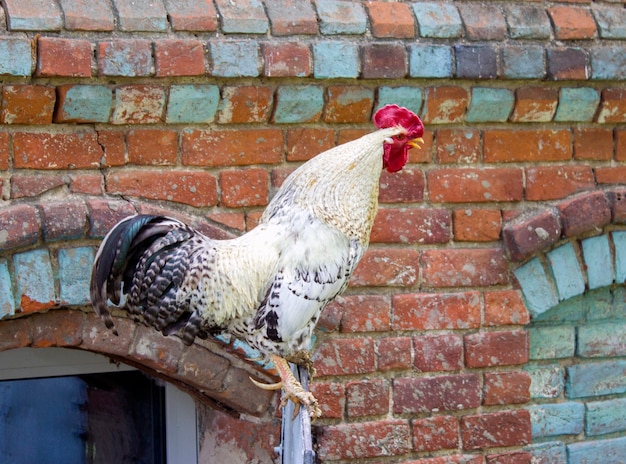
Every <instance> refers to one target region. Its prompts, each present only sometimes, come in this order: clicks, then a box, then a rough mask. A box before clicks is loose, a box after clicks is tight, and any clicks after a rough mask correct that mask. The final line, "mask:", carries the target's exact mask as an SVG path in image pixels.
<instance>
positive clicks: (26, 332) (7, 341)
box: [0, 272, 32, 351]
mask: <svg viewBox="0 0 626 464" xmlns="http://www.w3.org/2000/svg"><path fill="white" fill-rule="evenodd" d="M7 273H8V272H7ZM31 342H32V319H31V318H29V317H21V318H18V319H9V320H4V321H2V324H0V349H1V350H2V351H5V350H13V349H15V348H26V347H28V346H30V344H31Z"/></svg>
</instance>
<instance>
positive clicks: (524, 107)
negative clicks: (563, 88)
mask: <svg viewBox="0 0 626 464" xmlns="http://www.w3.org/2000/svg"><path fill="white" fill-rule="evenodd" d="M558 103H559V91H558V89H555V88H552V87H522V88H519V89H517V91H516V92H515V109H514V110H513V114H512V115H511V121H512V122H548V121H552V118H553V117H554V113H555V112H556V107H557V105H558Z"/></svg>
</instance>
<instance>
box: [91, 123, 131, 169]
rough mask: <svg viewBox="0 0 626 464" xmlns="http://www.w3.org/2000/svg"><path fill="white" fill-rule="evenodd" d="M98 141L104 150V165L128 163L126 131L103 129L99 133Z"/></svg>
mask: <svg viewBox="0 0 626 464" xmlns="http://www.w3.org/2000/svg"><path fill="white" fill-rule="evenodd" d="M97 135H98V143H99V144H100V146H101V147H102V150H104V160H103V161H104V162H103V164H104V166H107V167H112V166H122V165H124V164H125V163H126V158H125V157H126V144H125V143H124V133H123V132H122V131H117V130H107V129H101V130H99V131H98V133H97Z"/></svg>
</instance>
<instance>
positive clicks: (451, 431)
mask: <svg viewBox="0 0 626 464" xmlns="http://www.w3.org/2000/svg"><path fill="white" fill-rule="evenodd" d="M411 426H412V427H413V450H414V451H418V452H422V453H423V452H426V451H440V450H444V449H455V448H458V445H459V420H458V419H457V418H456V417H452V416H434V417H427V418H425V419H414V420H412V421H411Z"/></svg>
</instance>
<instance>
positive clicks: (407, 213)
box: [370, 208, 451, 244]
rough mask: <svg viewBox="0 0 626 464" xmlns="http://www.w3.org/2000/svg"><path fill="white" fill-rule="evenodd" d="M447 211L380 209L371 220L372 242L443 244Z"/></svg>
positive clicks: (447, 233) (447, 235)
mask: <svg viewBox="0 0 626 464" xmlns="http://www.w3.org/2000/svg"><path fill="white" fill-rule="evenodd" d="M450 223H451V220H450V212H449V211H447V210H445V209H430V208H429V209H426V208H419V209H417V208H415V209H402V208H381V209H379V211H378V214H377V215H376V219H375V220H374V226H373V227H372V235H371V237H370V240H371V241H372V242H373V243H420V244H434V243H447V242H448V241H450V237H451V224H450Z"/></svg>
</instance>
